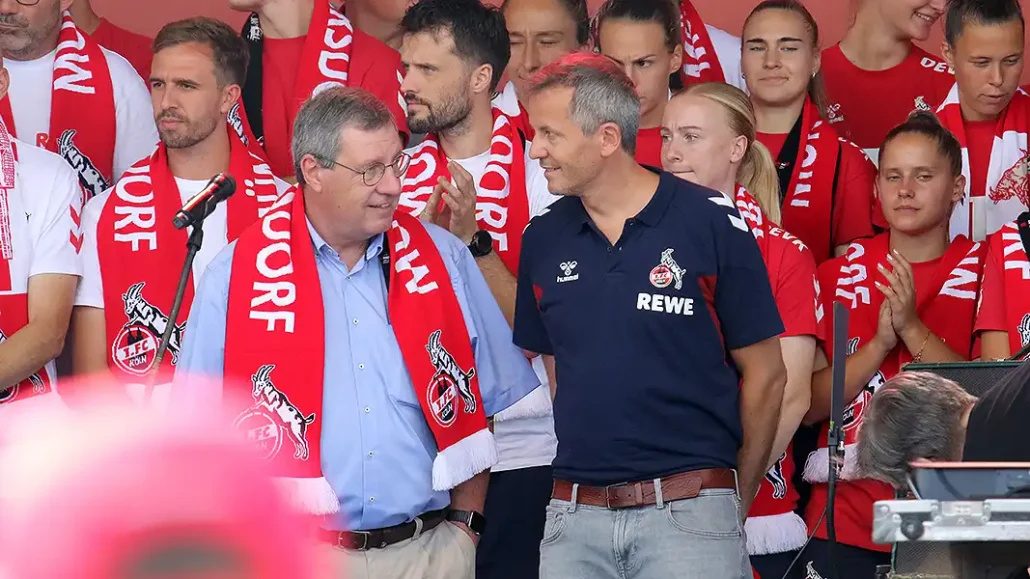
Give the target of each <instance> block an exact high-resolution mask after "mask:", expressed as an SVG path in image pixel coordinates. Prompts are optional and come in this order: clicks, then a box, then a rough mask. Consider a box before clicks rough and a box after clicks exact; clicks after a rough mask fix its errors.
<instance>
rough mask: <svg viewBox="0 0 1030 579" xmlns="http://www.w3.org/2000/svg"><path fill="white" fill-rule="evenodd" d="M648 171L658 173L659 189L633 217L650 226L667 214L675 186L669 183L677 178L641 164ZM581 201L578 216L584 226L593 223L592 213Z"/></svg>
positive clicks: (656, 223) (580, 200) (653, 225)
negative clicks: (588, 212)
mask: <svg viewBox="0 0 1030 579" xmlns="http://www.w3.org/2000/svg"><path fill="white" fill-rule="evenodd" d="M641 166H642V167H644V168H645V169H647V170H648V171H651V172H652V173H657V174H658V189H656V190H655V193H654V196H652V197H651V200H650V201H648V202H647V205H645V206H644V208H643V209H641V210H640V213H637V214H636V216H635V217H633V219H635V220H636V221H639V222H641V223H643V224H644V225H647V226H649V227H655V226H656V225H658V222H659V221H661V220H662V216H664V215H665V211H666V210H667V209H668V208H669V203H671V202H672V196H673V194H674V190H675V187H674V186H673V185H674V184H673V183H669V182H668V180H669V179H677V178H678V177H674V176H673V175H671V174H669V173H666V172H664V171H658V170H657V169H653V168H651V167H646V166H643V165H641ZM577 201H579V213H580V215H579V216H578V218H577V221H579V222H580V223H581V224H582V225H583V226H584V227H586V226H589V225H590V223H591V220H590V215H588V214H587V210H586V207H584V206H583V200H582V199H579V198H577Z"/></svg>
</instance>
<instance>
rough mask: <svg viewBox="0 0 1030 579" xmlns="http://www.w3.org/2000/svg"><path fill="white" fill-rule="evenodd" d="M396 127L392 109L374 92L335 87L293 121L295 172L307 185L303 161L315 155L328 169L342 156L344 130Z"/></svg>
mask: <svg viewBox="0 0 1030 579" xmlns="http://www.w3.org/2000/svg"><path fill="white" fill-rule="evenodd" d="M386 126H395V124H394V121H393V116H391V114H390V109H388V108H386V105H385V104H384V103H383V102H382V101H380V100H379V99H377V98H376V97H375V95H373V94H372V93H370V92H368V91H366V90H364V89H360V88H346V87H332V88H328V89H325V90H323V91H321V92H319V93H317V94H315V95H314V96H312V97H311V98H310V99H308V100H307V102H305V103H304V106H302V107H301V108H300V112H298V113H297V118H296V119H295V120H294V121H293V142H292V143H291V152H292V153H293V172H294V174H295V175H296V176H297V183H298V184H300V185H303V184H304V172H303V171H302V170H301V166H300V164H301V160H302V159H303V158H304V156H305V155H311V156H312V157H314V158H315V159H316V160H317V161H318V163H319V164H320V165H321V166H322V167H323V168H326V169H329V168H331V167H332V166H333V161H335V160H336V158H337V157H338V156H339V155H340V147H341V146H342V142H341V139H340V137H341V134H342V133H343V129H345V128H347V127H352V128H355V129H358V130H361V131H375V130H378V129H381V128H383V127H386Z"/></svg>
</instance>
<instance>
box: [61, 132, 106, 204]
mask: <svg viewBox="0 0 1030 579" xmlns="http://www.w3.org/2000/svg"><path fill="white" fill-rule="evenodd" d="M57 154H58V155H60V156H61V157H63V158H64V160H65V161H67V162H68V164H69V165H71V166H72V169H75V173H76V174H77V175H78V176H79V184H80V185H82V189H83V190H84V191H85V192H86V193H87V196H88V197H89V198H90V199H92V198H94V197H96V196H97V195H100V194H101V193H103V192H104V191H106V190H107V188H108V187H110V186H111V185H110V184H109V183H108V182H107V179H105V178H104V175H103V173H101V172H100V169H97V166H96V165H95V164H94V163H93V160H92V159H90V158H89V157H88V156H86V154H85V153H83V152H82V151H81V150H80V149H79V148H78V147H77V146H75V129H68V130H67V131H65V132H63V133H61V137H60V138H59V139H57Z"/></svg>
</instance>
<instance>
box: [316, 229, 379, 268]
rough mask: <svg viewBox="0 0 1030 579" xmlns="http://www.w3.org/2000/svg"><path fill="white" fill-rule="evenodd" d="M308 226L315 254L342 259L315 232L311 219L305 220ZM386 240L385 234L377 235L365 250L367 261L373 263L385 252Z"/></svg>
mask: <svg viewBox="0 0 1030 579" xmlns="http://www.w3.org/2000/svg"><path fill="white" fill-rule="evenodd" d="M305 221H306V222H307V226H308V233H309V234H310V235H311V244H312V245H313V246H314V247H315V253H322V254H327V255H330V256H332V257H333V258H335V259H340V254H339V253H337V252H336V250H335V249H333V248H332V246H331V245H329V244H328V243H326V241H325V240H324V239H322V236H321V235H319V234H318V231H316V230H315V226H314V225H312V224H311V220H310V219H306V220H305ZM385 238H386V234H385V233H380V234H379V235H376V236H375V237H373V238H372V239H371V240H369V242H368V248H367V249H365V261H371V260H373V259H375V258H376V257H377V256H378V255H379V254H380V253H381V252H382V251H383V242H384V240H385Z"/></svg>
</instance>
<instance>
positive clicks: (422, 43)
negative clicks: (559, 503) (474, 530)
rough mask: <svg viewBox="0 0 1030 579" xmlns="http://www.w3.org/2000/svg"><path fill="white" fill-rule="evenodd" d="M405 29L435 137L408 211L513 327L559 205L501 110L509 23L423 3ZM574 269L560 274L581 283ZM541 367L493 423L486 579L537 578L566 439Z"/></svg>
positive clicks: (422, 114)
mask: <svg viewBox="0 0 1030 579" xmlns="http://www.w3.org/2000/svg"><path fill="white" fill-rule="evenodd" d="M401 27H402V28H403V30H404V40H403V43H402V47H401V63H402V64H403V66H404V68H405V69H406V71H407V76H406V77H405V79H404V82H403V83H402V84H401V90H402V91H403V92H404V97H405V99H406V100H407V103H408V126H409V127H410V128H411V130H412V131H413V132H415V133H428V136H427V137H426V139H425V140H424V141H423V142H422V143H421V144H419V145H418V146H416V147H414V148H412V149H410V150H409V152H410V153H411V155H412V163H411V167H410V168H409V169H408V172H407V174H406V175H405V178H404V190H403V193H402V194H401V202H400V203H401V206H402V207H403V208H404V209H407V210H408V211H410V212H411V213H412V214H420V213H421V214H422V215H423V218H424V219H427V220H431V221H433V222H435V223H437V224H439V225H441V226H445V227H447V228H449V229H450V231H451V233H453V234H454V235H456V236H457V237H458V238H459V239H461V240H462V241H463V242H464V243H467V244H469V249H470V250H471V251H472V254H473V255H474V256H475V258H476V260H475V261H476V265H478V266H479V269H480V271H481V272H483V276H484V277H485V278H486V282H487V284H488V285H489V286H490V289H491V291H492V292H493V296H494V299H495V300H496V301H497V304H498V305H499V306H500V308H501V311H503V312H504V313H505V317H506V318H507V320H508V323H509V324H511V322H512V318H513V316H514V312H515V286H516V283H515V279H516V278H515V276H516V274H517V273H518V262H519V249H520V247H521V240H522V231H523V230H524V229H525V228H526V225H527V224H528V223H529V220H530V219H532V218H533V217H535V216H537V215H540V214H541V213H544V212H545V211H546V210H547V207H548V206H549V205H550V204H551V202H552V201H554V200H555V199H557V197H555V196H553V195H551V194H550V192H548V190H547V179H546V177H545V176H544V171H543V169H541V167H540V163H539V162H537V161H536V160H533V159H530V158H529V156H528V153H529V148H530V145H531V143H530V142H529V141H528V140H527V138H526V136H525V135H524V134H523V133H522V132H521V131H520V130H519V129H518V125H519V124H520V123H518V122H517V121H516V117H514V116H509V115H508V114H506V113H505V112H504V111H503V110H502V109H501V108H499V107H496V106H494V105H492V104H491V96H492V95H493V94H494V91H495V89H496V88H497V86H498V83H499V81H500V79H501V76H502V74H503V73H504V70H505V67H506V66H507V65H508V61H509V58H510V55H511V41H510V38H509V34H508V29H507V28H506V27H505V20H504V16H503V15H502V13H501V12H500V11H499V10H498V9H496V8H489V7H486V6H484V5H483V4H481V3H480V2H479V0H421V2H419V3H418V4H416V5H414V6H412V7H411V8H409V9H408V12H407V13H406V14H405V16H404V19H403V20H402V22H401ZM541 138H542V136H541ZM569 267H570V270H569V272H568V273H562V274H560V275H568V276H574V275H575V274H576V272H575V271H574V268H575V264H569ZM533 364H534V369H535V370H536V373H537V377H538V379H539V380H540V383H541V384H543V386H541V387H540V388H538V389H537V390H536V391H535V392H534V393H532V394H531V395H529V396H527V397H526V398H524V399H523V400H522V401H520V402H519V403H518V404H516V405H515V406H513V407H512V408H511V409H510V410H508V411H506V412H504V413H501V414H500V415H499V416H498V417H497V419H496V423H495V426H494V428H495V430H494V432H495V436H496V439H497V450H498V467H499V468H500V470H498V471H492V472H491V474H490V492H489V495H488V496H487V505H486V516H487V518H488V519H489V520H490V521H491V523H490V529H489V530H488V531H487V533H486V535H484V537H483V544H482V547H481V548H482V552H480V553H478V554H477V556H478V559H479V568H478V572H477V576H480V577H482V578H483V579H497V578H501V577H519V578H520V579H532V578H533V577H536V576H537V572H538V571H537V570H538V568H539V552H540V540H541V538H542V537H543V533H544V509H545V507H546V506H547V502H548V500H549V499H550V493H551V484H552V477H551V470H550V466H549V465H550V462H551V459H552V458H553V457H554V453H555V447H556V444H557V442H556V440H555V436H554V425H553V418H552V416H551V397H550V392H549V390H548V388H547V386H546V385H547V373H546V371H545V369H544V365H543V362H542V360H541V359H540V358H539V357H537V358H535V359H534V360H533Z"/></svg>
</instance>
